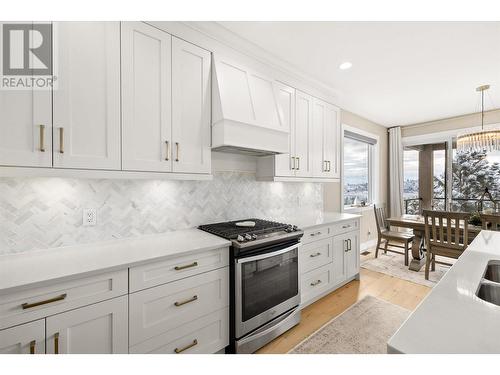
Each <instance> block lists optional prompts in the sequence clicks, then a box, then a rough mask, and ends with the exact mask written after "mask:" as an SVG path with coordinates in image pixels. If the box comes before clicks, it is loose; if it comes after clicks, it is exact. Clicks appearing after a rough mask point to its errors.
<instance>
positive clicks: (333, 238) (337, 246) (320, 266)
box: [299, 219, 359, 307]
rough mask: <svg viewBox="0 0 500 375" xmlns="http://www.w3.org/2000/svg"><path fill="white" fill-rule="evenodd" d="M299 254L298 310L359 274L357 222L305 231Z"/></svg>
mask: <svg viewBox="0 0 500 375" xmlns="http://www.w3.org/2000/svg"><path fill="white" fill-rule="evenodd" d="M302 243H303V245H302V247H301V249H300V251H299V266H300V294H301V307H305V306H307V305H309V304H311V303H313V302H314V301H316V300H318V299H319V298H321V297H323V296H324V295H326V294H328V293H330V292H332V291H333V290H335V289H337V288H338V287H340V286H342V285H344V284H345V283H346V282H348V281H350V280H352V279H354V278H356V277H357V275H358V274H359V220H357V219H356V220H350V221H346V222H341V223H336V224H333V225H325V226H323V227H319V228H311V229H306V230H304V237H303V239H302Z"/></svg>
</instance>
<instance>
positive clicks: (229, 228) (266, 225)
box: [198, 219, 289, 240]
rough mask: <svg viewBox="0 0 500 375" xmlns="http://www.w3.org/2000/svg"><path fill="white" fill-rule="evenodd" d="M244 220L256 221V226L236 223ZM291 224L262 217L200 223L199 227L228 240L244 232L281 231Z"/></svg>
mask: <svg viewBox="0 0 500 375" xmlns="http://www.w3.org/2000/svg"><path fill="white" fill-rule="evenodd" d="M243 221H253V222H255V226H254V227H240V226H237V225H236V223H241V222H243ZM288 226H289V225H287V224H283V223H277V222H275V221H268V220H261V219H246V220H236V221H226V222H223V223H215V224H206V225H200V226H199V227H198V228H199V229H201V230H204V231H205V232H208V233H212V234H215V235H216V236H219V237H224V238H226V239H228V240H234V239H236V238H237V237H238V235H242V234H257V235H258V234H264V233H272V232H279V231H282V230H285V229H286V228H287V227H288Z"/></svg>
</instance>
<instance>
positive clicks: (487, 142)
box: [457, 85, 500, 152]
mask: <svg viewBox="0 0 500 375" xmlns="http://www.w3.org/2000/svg"><path fill="white" fill-rule="evenodd" d="M489 88H490V85H483V86H479V87H478V88H476V91H477V92H480V93H481V131H479V132H475V133H467V134H462V135H459V136H458V139H457V150H458V151H468V152H473V151H476V152H483V151H485V152H492V151H500V130H498V129H496V130H484V92H485V91H486V90H488V89H489Z"/></svg>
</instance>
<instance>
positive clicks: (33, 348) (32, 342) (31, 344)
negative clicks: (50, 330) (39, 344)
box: [30, 340, 36, 354]
mask: <svg viewBox="0 0 500 375" xmlns="http://www.w3.org/2000/svg"><path fill="white" fill-rule="evenodd" d="M35 345H36V340H33V341H31V342H30V354H35Z"/></svg>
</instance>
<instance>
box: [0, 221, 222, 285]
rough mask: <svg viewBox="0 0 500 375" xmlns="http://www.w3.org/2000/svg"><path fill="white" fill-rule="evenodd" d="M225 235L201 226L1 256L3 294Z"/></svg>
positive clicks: (190, 248) (217, 242)
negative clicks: (203, 228)
mask: <svg viewBox="0 0 500 375" xmlns="http://www.w3.org/2000/svg"><path fill="white" fill-rule="evenodd" d="M230 245H231V243H230V242H229V241H227V240H225V239H223V238H220V237H217V236H214V235H211V234H209V233H206V232H203V231H201V230H198V229H187V230H179V231H175V232H168V233H164V234H159V235H146V236H141V237H136V238H127V239H120V240H112V241H106V242H99V243H91V244H85V245H76V246H66V247H59V248H55V249H47V250H37V251H30V252H26V253H20V254H9V255H3V256H0V294H2V293H5V292H11V291H14V290H15V289H19V288H24V287H28V286H33V284H36V286H43V285H45V284H46V283H49V282H53V281H56V280H62V279H65V278H69V277H72V276H75V275H86V274H92V273H97V272H101V271H107V270H117V269H123V268H127V267H129V266H132V265H137V264H141V263H146V262H151V261H155V260H163V259H166V258H168V257H172V256H179V255H185V254H188V253H192V252H197V251H205V250H211V249H217V248H222V247H228V246H230Z"/></svg>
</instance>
